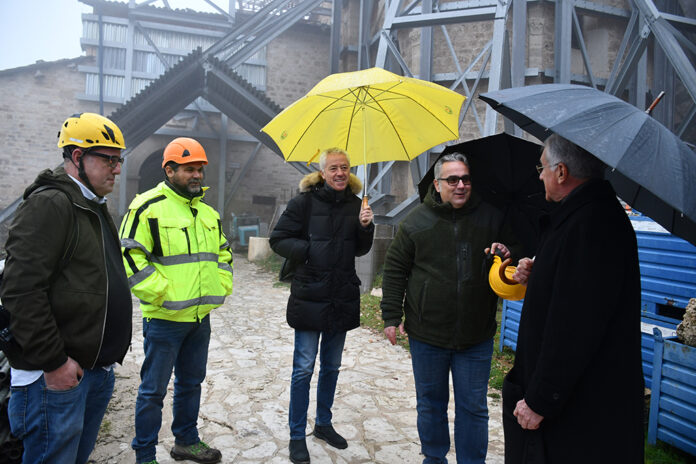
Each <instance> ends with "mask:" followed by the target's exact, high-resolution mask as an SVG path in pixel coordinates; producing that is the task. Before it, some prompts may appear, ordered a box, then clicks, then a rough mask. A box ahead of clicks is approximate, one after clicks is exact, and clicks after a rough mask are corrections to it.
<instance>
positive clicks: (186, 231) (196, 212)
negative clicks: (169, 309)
mask: <svg viewBox="0 0 696 464" xmlns="http://www.w3.org/2000/svg"><path fill="white" fill-rule="evenodd" d="M189 209H190V210H191V215H193V229H194V232H195V231H196V218H197V217H198V210H197V209H196V208H194V207H193V200H189ZM184 233H185V234H186V244H187V245H188V252H189V254H191V241H190V240H189V234H188V230H186V228H184ZM194 236H195V237H198V234H197V233H195V234H194ZM197 240H198V239H197V238H196V241H197ZM199 250H200V248H199ZM200 280H201V279H198V281H199V284H198V297H199V298H200V296H201V294H202V291H201V287H200V286H201V285H202V282H200ZM199 309H200V305H196V322H198V323H199V324H200V323H201V318H200V313H199V312H198V310H199Z"/></svg>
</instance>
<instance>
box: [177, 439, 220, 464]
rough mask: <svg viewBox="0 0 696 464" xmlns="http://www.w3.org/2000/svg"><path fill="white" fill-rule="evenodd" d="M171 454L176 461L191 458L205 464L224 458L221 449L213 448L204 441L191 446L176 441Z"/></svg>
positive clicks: (213, 463) (190, 459)
mask: <svg viewBox="0 0 696 464" xmlns="http://www.w3.org/2000/svg"><path fill="white" fill-rule="evenodd" d="M169 455H170V456H171V457H173V458H174V460H176V461H183V460H189V461H196V462H200V463H203V464H215V463H218V462H220V460H221V459H222V453H221V452H220V450H216V449H215V448H211V447H210V446H208V445H207V444H206V443H204V442H202V441H199V442H198V443H195V444H193V445H189V446H181V445H177V444H176V443H175V444H174V447H173V448H172V450H171V451H170V452H169Z"/></svg>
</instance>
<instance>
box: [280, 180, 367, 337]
mask: <svg viewBox="0 0 696 464" xmlns="http://www.w3.org/2000/svg"><path fill="white" fill-rule="evenodd" d="M360 189H361V184H360V181H359V180H358V179H357V177H355V176H354V175H352V174H351V176H350V181H349V187H348V188H346V189H345V190H344V191H341V192H337V191H335V190H333V189H331V187H329V186H327V185H326V184H324V182H323V179H322V178H321V176H320V175H319V173H318V172H315V173H312V174H308V175H307V176H305V178H304V179H303V180H302V182H301V183H300V190H301V191H302V193H301V194H300V195H298V196H297V197H295V198H293V199H292V200H290V202H288V206H287V208H286V209H285V211H284V212H283V214H282V215H281V217H280V219H279V220H278V224H276V226H275V227H274V228H273V231H272V232H271V236H270V244H271V248H272V249H273V251H275V252H276V253H278V254H279V255H280V256H283V257H285V258H291V259H294V260H297V261H299V262H301V263H302V264H300V266H299V267H298V268H297V270H296V272H295V276H294V278H293V280H292V284H291V287H290V298H289V299H288V306H287V321H288V324H289V325H290V327H292V328H294V329H297V330H319V331H348V330H351V329H355V328H356V327H358V326H359V325H360V279H358V276H357V274H356V272H355V257H356V256H362V255H364V254H366V253H367V252H368V251H370V248H371V247H372V238H373V235H374V224H370V225H369V226H368V227H362V226H361V225H360V221H359V220H358V216H359V214H360V207H361V200H360V198H358V197H357V196H356V195H355V194H354V193H353V192H356V191H357V192H359V191H360ZM306 196H309V198H306ZM310 202H311V204H310ZM306 208H309V212H310V216H309V221H305V214H306ZM306 222H308V224H307V230H306V231H303V225H304V224H305V223H306Z"/></svg>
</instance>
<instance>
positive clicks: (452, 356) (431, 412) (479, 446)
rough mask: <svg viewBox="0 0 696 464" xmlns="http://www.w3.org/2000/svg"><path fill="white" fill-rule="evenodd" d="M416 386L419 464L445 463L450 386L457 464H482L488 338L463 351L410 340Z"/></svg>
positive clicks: (490, 354) (490, 344) (489, 355)
mask: <svg viewBox="0 0 696 464" xmlns="http://www.w3.org/2000/svg"><path fill="white" fill-rule="evenodd" d="M409 344H410V346H411V360H412V362H413V377H414V380H415V383H416V402H417V407H416V409H417V411H418V436H419V437H420V441H421V452H422V453H423V455H424V456H425V459H424V460H423V464H431V463H432V464H435V463H447V458H446V457H445V456H447V452H448V451H449V449H450V435H449V424H448V422H447V403H448V402H449V374H450V371H451V372H452V384H453V387H454V410H455V415H454V446H455V449H456V452H457V464H470V463H481V464H483V463H485V462H486V453H487V451H488V405H487V403H486V395H487V392H488V377H489V375H490V371H491V359H492V357H493V340H492V339H491V340H487V341H485V342H483V343H479V344H478V345H474V346H472V347H471V348H468V349H466V350H462V351H457V350H448V349H444V348H438V347H436V346H433V345H429V344H427V343H423V342H419V341H418V340H414V339H413V338H411V337H409Z"/></svg>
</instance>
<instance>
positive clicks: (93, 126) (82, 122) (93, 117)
mask: <svg viewBox="0 0 696 464" xmlns="http://www.w3.org/2000/svg"><path fill="white" fill-rule="evenodd" d="M68 145H76V146H78V147H82V148H91V147H110V148H118V149H121V150H125V149H126V143H125V140H124V139H123V134H122V133H121V129H119V128H118V126H117V125H116V123H114V122H113V121H112V120H111V119H109V118H106V117H104V116H102V115H100V114H96V113H79V114H73V115H72V116H70V117H69V118H68V119H66V120H65V122H64V123H63V125H62V126H61V128H60V132H59V133H58V146H59V147H61V148H62V147H65V146H68Z"/></svg>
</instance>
